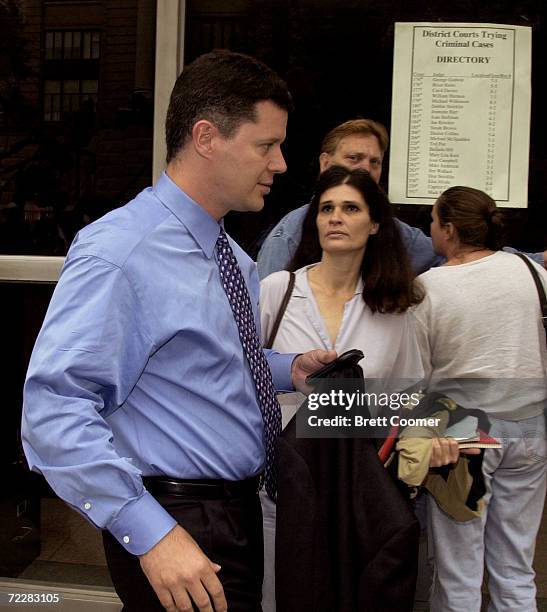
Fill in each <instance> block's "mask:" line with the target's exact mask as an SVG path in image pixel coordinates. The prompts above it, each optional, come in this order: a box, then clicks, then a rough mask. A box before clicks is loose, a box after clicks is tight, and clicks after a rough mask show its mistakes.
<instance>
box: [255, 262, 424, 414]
mask: <svg viewBox="0 0 547 612" xmlns="http://www.w3.org/2000/svg"><path fill="white" fill-rule="evenodd" d="M315 265H317V264H312V265H311V266H306V267H304V268H300V270H297V271H296V272H295V275H296V277H295V284H294V289H293V292H292V295H291V299H290V301H289V303H288V305H287V309H286V310H285V314H284V316H283V319H282V321H281V325H280V326H279V329H278V332H277V335H276V338H275V340H274V343H273V347H272V348H274V349H275V350H277V351H280V352H299V353H304V352H306V351H310V350H313V349H317V348H322V349H325V350H331V349H334V350H336V352H337V353H338V354H341V353H343V352H344V351H348V350H350V349H360V350H361V351H363V353H364V355H365V357H364V359H362V360H361V362H360V364H359V365H360V366H361V367H362V368H363V373H364V375H365V378H366V379H367V390H370V389H371V388H372V386H373V387H374V390H375V391H376V392H395V391H402V390H403V389H406V388H408V387H409V386H410V385H411V384H413V383H416V382H417V381H419V380H422V378H423V375H424V371H423V367H422V361H421V357H420V350H419V346H418V342H417V339H416V334H415V330H414V322H413V319H412V317H411V316H410V313H409V312H408V311H407V312H405V313H401V314H382V313H378V312H376V313H373V312H372V311H371V310H370V308H369V307H368V306H367V305H366V304H365V302H364V300H363V297H362V291H363V281H362V280H361V279H359V282H358V283H357V286H356V288H355V294H354V296H353V297H352V298H351V299H350V300H349V301H348V302H346V304H345V306H344V314H343V317H342V323H341V325H340V329H339V331H338V335H337V337H336V342H335V343H334V345H333V344H332V342H331V340H330V338H329V334H328V332H327V329H326V327H325V324H324V322H323V319H322V317H321V314H320V311H319V307H318V305H317V302H316V300H315V296H314V295H313V291H312V290H311V287H310V286H309V283H308V276H307V272H308V270H309V269H310V268H312V267H313V266H315ZM288 282H289V273H288V272H287V271H285V270H282V271H281V272H274V273H273V274H270V276H267V277H266V278H265V279H264V280H262V281H261V283H260V322H261V328H262V341H263V342H266V341H267V339H268V338H269V335H270V332H271V330H272V327H273V325H274V322H275V319H276V316H277V313H278V311H279V306H280V304H281V301H282V300H283V296H284V295H285V291H286V289H287V285H288ZM371 379H379V380H375V381H372V380H371ZM287 399H288V398H287ZM293 401H294V399H293ZM283 420H284V422H285V418H284V419H283Z"/></svg>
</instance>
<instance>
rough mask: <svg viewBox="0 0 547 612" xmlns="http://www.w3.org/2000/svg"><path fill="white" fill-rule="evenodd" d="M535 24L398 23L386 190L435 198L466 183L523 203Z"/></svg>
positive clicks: (410, 198) (416, 199) (396, 196)
mask: <svg viewBox="0 0 547 612" xmlns="http://www.w3.org/2000/svg"><path fill="white" fill-rule="evenodd" d="M530 50H531V37H530V29H529V28H524V27H517V26H507V25H492V24H439V23H435V24H423V23H421V24H415V23H398V24H396V30H395V60H394V73H393V108H392V126H391V137H392V150H391V164H390V177H389V178H390V181H389V195H390V198H391V200H392V201H393V202H396V203H428V202H429V203H433V202H434V201H435V199H436V198H437V197H438V196H439V194H440V193H442V192H443V191H444V190H445V189H447V188H448V187H451V186H453V185H468V186H471V187H476V188H478V189H481V190H483V191H485V192H486V193H488V194H490V195H491V196H492V197H493V198H494V199H495V200H496V201H497V202H498V204H499V205H501V206H512V207H525V206H526V202H527V182H528V148H529V124H530Z"/></svg>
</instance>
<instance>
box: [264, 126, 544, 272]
mask: <svg viewBox="0 0 547 612" xmlns="http://www.w3.org/2000/svg"><path fill="white" fill-rule="evenodd" d="M388 144H389V138H388V134H387V130H386V128H385V127H384V126H383V125H382V124H381V123H377V122H376V121H372V120H371V119H354V120H351V121H346V122H345V123H342V124H341V125H338V126H336V127H335V128H333V129H332V130H331V131H330V132H329V133H328V134H327V135H326V136H325V138H324V139H323V142H322V144H321V154H320V155H319V170H320V172H324V171H325V170H326V169H327V168H329V167H330V166H332V165H334V164H336V165H339V166H345V167H346V168H349V169H350V170H354V169H357V168H360V169H362V170H367V171H368V172H369V173H370V175H371V176H372V178H373V179H374V180H375V181H376V182H377V183H378V182H380V176H381V174H382V161H383V158H384V155H385V153H386V151H387V148H388ZM307 210H308V204H304V206H300V207H299V208H296V209H294V210H292V211H291V212H290V213H287V214H286V215H285V216H284V217H283V218H282V219H281V221H279V223H278V224H277V225H276V226H275V227H274V228H273V229H272V231H271V232H270V233H269V234H268V236H267V237H266V240H265V241H264V244H263V245H262V248H261V249H260V252H259V254H258V258H257V265H258V274H259V276H260V278H261V279H263V278H266V276H268V275H269V274H272V273H273V272H277V271H278V270H284V269H285V268H286V266H287V264H288V263H289V262H290V260H291V259H292V257H293V255H294V253H295V252H296V248H297V247H298V244H299V242H300V238H301V236H302V223H303V221H304V217H305V216H306V212H307ZM396 221H397V226H398V228H399V231H400V232H401V238H402V239H403V242H404V245H405V247H406V250H407V252H408V255H409V257H410V263H411V264H412V269H413V270H414V273H415V274H421V273H422V272H425V271H426V270H429V268H432V267H434V266H438V265H441V264H442V263H444V262H445V258H444V257H441V256H439V255H437V254H436V253H435V251H434V250H433V244H432V242H431V238H430V237H429V236H426V235H425V234H424V233H423V232H422V230H421V229H419V228H417V227H412V226H410V225H407V224H406V223H404V222H403V221H400V220H399V219H396ZM506 250H508V251H511V252H514V251H515V249H510V248H507V249H506ZM528 255H530V257H532V258H533V259H534V260H535V261H537V263H539V264H541V265H545V264H546V263H547V251H545V252H543V253H535V254H528ZM546 267H547V266H546Z"/></svg>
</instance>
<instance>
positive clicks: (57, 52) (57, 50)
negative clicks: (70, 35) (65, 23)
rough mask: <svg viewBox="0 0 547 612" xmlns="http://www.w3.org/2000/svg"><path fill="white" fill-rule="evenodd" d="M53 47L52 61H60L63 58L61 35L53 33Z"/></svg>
mask: <svg viewBox="0 0 547 612" xmlns="http://www.w3.org/2000/svg"><path fill="white" fill-rule="evenodd" d="M54 44H55V47H54V49H53V59H62V57H63V33H62V32H55V43H54Z"/></svg>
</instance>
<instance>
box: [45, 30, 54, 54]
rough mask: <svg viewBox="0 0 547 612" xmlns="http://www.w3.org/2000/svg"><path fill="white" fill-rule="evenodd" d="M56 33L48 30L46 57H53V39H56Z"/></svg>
mask: <svg viewBox="0 0 547 612" xmlns="http://www.w3.org/2000/svg"><path fill="white" fill-rule="evenodd" d="M54 37H55V35H54V33H53V32H46V53H45V56H46V59H53V53H54V51H53V41H54Z"/></svg>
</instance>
